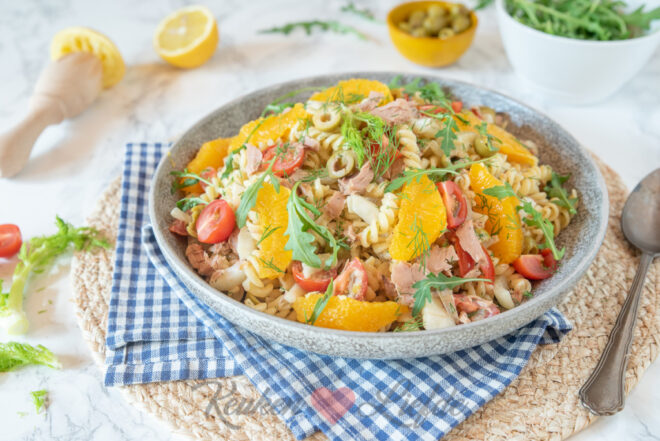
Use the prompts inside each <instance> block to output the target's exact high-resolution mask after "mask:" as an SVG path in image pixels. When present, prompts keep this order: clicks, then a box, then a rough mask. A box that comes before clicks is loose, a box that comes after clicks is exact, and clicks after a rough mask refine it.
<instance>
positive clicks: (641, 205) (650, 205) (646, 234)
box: [621, 168, 660, 254]
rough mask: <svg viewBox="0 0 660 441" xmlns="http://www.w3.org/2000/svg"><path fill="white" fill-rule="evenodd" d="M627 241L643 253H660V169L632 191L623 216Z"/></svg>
mask: <svg viewBox="0 0 660 441" xmlns="http://www.w3.org/2000/svg"><path fill="white" fill-rule="evenodd" d="M621 229H622V230H623V234H624V235H625V236H626V239H628V241H629V242H630V243H632V244H633V245H635V246H636V247H637V248H639V249H640V250H642V251H647V252H649V253H651V254H658V253H660V168H659V169H657V170H655V171H654V172H652V173H650V174H649V175H648V176H646V177H645V178H644V179H643V180H642V182H640V183H639V184H637V187H635V189H634V190H633V191H632V193H631V194H630V196H629V197H628V200H627V201H626V205H625V206H624V207H623V214H622V215H621Z"/></svg>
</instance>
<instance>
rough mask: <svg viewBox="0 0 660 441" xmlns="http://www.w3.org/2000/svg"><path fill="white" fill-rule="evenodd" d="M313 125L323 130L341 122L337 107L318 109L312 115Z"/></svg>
mask: <svg viewBox="0 0 660 441" xmlns="http://www.w3.org/2000/svg"><path fill="white" fill-rule="evenodd" d="M312 122H313V123H314V127H316V128H317V129H319V130H323V131H325V132H327V131H329V130H332V129H334V128H335V127H337V126H338V125H339V123H341V115H340V114H339V111H338V109H325V110H320V111H319V112H318V113H315V114H314V116H312Z"/></svg>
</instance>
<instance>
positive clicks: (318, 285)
mask: <svg viewBox="0 0 660 441" xmlns="http://www.w3.org/2000/svg"><path fill="white" fill-rule="evenodd" d="M291 271H292V272H293V279H294V280H295V281H296V283H297V284H298V285H300V287H301V288H302V289H304V290H305V291H307V292H312V291H318V292H325V290H326V289H328V285H330V282H331V281H332V279H334V278H335V276H337V269H335V268H333V269H330V270H327V271H326V270H320V271H317V272H315V273H314V274H312V275H311V276H310V277H305V274H303V267H302V263H301V262H299V261H297V260H295V261H294V262H293V264H292V265H291Z"/></svg>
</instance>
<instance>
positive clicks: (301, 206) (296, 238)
mask: <svg viewBox="0 0 660 441" xmlns="http://www.w3.org/2000/svg"><path fill="white" fill-rule="evenodd" d="M299 185H300V182H296V183H295V185H294V186H293V188H292V189H291V194H290V196H289V200H288V201H287V204H286V209H287V211H288V212H289V225H288V226H287V229H286V231H285V233H284V235H285V236H289V239H288V240H287V243H286V245H285V246H284V249H285V250H289V251H292V252H293V259H294V260H300V261H301V262H303V263H304V264H306V265H309V266H311V267H314V268H321V259H320V258H319V257H318V256H317V255H316V247H315V246H314V244H313V242H314V236H313V235H312V234H311V233H309V232H308V230H310V229H311V230H312V231H315V232H316V234H318V235H319V236H321V237H322V238H323V239H324V240H325V241H326V242H327V243H328V245H329V246H330V248H332V256H331V257H330V258H328V259H326V261H325V262H324V263H323V266H324V267H325V268H330V267H332V266H333V265H334V264H335V263H337V253H338V252H339V248H348V246H347V245H346V244H345V243H343V242H340V241H338V240H337V239H335V237H334V236H333V235H332V232H331V231H330V230H328V229H327V228H326V227H325V226H323V225H318V224H317V223H316V222H314V219H312V218H311V217H310V216H309V214H308V213H307V211H309V212H310V213H312V215H314V216H317V217H318V216H320V215H321V212H320V211H319V210H318V209H317V208H316V207H315V206H313V205H312V204H310V203H308V202H307V201H305V200H304V199H302V198H301V197H300V196H298V186H299Z"/></svg>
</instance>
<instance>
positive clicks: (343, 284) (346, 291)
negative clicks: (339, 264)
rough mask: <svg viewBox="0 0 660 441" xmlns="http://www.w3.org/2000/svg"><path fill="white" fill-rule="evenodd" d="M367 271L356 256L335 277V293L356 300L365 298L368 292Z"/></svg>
mask: <svg viewBox="0 0 660 441" xmlns="http://www.w3.org/2000/svg"><path fill="white" fill-rule="evenodd" d="M367 286H368V280H367V271H366V270H365V269H364V266H363V265H362V262H360V259H358V258H357V257H354V258H353V259H352V260H351V261H350V262H348V263H347V264H346V266H344V269H343V271H342V272H341V274H339V276H337V278H336V279H335V284H334V289H333V294H334V295H336V296H340V295H345V296H349V297H352V298H354V299H355V300H364V298H365V296H366V294H367Z"/></svg>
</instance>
